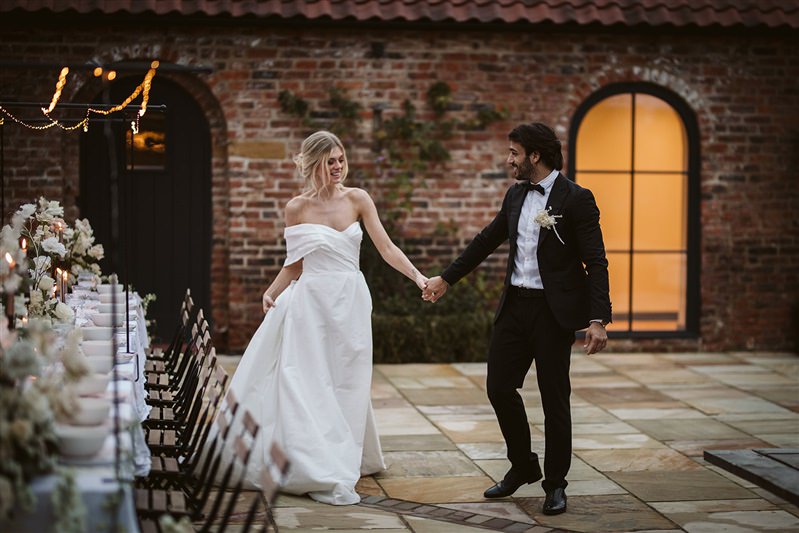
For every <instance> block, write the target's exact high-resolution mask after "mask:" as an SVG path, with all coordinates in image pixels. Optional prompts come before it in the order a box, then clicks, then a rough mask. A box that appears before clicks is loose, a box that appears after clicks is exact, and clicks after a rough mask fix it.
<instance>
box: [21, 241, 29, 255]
mask: <svg viewBox="0 0 799 533" xmlns="http://www.w3.org/2000/svg"><path fill="white" fill-rule="evenodd" d="M22 255H25V256H27V255H28V239H26V238H25V237H22Z"/></svg>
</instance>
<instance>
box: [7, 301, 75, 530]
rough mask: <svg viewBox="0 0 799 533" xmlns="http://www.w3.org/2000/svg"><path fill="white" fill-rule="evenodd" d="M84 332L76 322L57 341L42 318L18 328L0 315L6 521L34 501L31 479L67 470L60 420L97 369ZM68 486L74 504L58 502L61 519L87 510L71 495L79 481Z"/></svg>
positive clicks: (65, 417)
mask: <svg viewBox="0 0 799 533" xmlns="http://www.w3.org/2000/svg"><path fill="white" fill-rule="evenodd" d="M81 338H82V333H81V330H80V329H77V328H75V329H72V330H70V331H69V332H67V333H66V336H65V337H64V338H63V342H61V343H57V342H56V333H55V331H54V330H53V329H52V327H51V326H50V324H49V322H48V321H46V320H42V319H32V320H31V321H30V322H29V323H28V325H27V327H25V328H23V329H20V330H18V331H15V332H12V331H10V330H9V329H8V320H7V318H6V317H5V316H0V523H2V522H3V521H6V520H10V519H13V518H14V516H15V515H17V513H19V512H20V511H21V512H28V511H30V510H31V509H32V508H33V507H34V503H35V499H34V495H33V493H32V491H31V490H30V486H29V484H30V481H31V479H33V478H34V477H36V476H40V475H43V474H49V473H53V472H55V473H56V474H57V475H60V476H62V477H63V476H65V475H66V471H64V470H63V469H58V468H56V457H57V450H58V439H57V437H56V434H55V428H54V423H55V421H56V420H67V419H69V417H70V416H71V415H72V414H74V413H75V412H76V410H78V409H79V408H80V407H79V404H78V402H77V399H78V395H77V393H76V392H75V388H74V386H73V385H74V384H75V383H77V382H78V381H79V380H80V379H81V378H83V377H84V376H87V375H88V374H89V373H90V371H91V370H90V368H89V365H88V361H87V360H86V357H85V355H84V354H83V352H82V350H81V349H80V342H81ZM59 344H60V348H57V346H58V345H59ZM56 363H59V364H56ZM64 490H66V492H67V495H66V496H67V497H65V498H66V499H65V501H70V502H72V503H71V504H70V506H71V507H73V508H74V509H72V510H69V509H60V508H58V506H57V505H56V507H57V509H56V511H58V512H57V513H56V516H58V521H59V523H60V522H61V520H62V517H63V516H69V517H71V518H75V516H76V515H79V514H80V511H81V510H80V509H78V508H76V507H75V506H76V504H75V502H74V498H72V497H71V493H74V487H72V488H70V487H67V489H64ZM64 490H61V491H60V492H59V493H58V494H59V496H60V497H64V494H62V493H63V492H64ZM62 499H64V498H62ZM54 503H55V502H54ZM67 529H69V528H67ZM61 530H66V529H65V528H63V527H61V528H59V531H61ZM72 530H74V529H72ZM80 530H82V528H81V529H80Z"/></svg>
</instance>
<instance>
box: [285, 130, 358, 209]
mask: <svg viewBox="0 0 799 533" xmlns="http://www.w3.org/2000/svg"><path fill="white" fill-rule="evenodd" d="M336 147H338V148H340V149H341V153H342V155H343V156H344V164H342V165H341V181H340V182H339V185H340V184H341V183H342V182H343V181H344V179H345V178H346V177H347V170H348V166H347V152H346V151H345V150H344V145H343V144H342V143H341V140H340V139H339V138H338V137H336V136H335V135H334V134H332V133H330V132H329V131H324V130H322V131H317V132H316V133H312V134H311V135H310V136H308V138H307V139H305V140H304V141H302V145H301V146H300V153H299V154H297V155H295V156H294V164H295V165H297V171H298V172H299V174H300V176H301V177H302V179H303V180H304V181H305V187H304V190H305V191H306V192H312V193H313V194H318V193H319V191H320V190H321V189H322V187H324V186H325V182H326V181H328V178H329V176H328V170H327V160H328V159H329V158H330V153H331V152H332V151H333V149H334V148H336Z"/></svg>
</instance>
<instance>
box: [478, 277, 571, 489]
mask: <svg viewBox="0 0 799 533" xmlns="http://www.w3.org/2000/svg"><path fill="white" fill-rule="evenodd" d="M543 292H544V291H543V290H542V291H529V290H516V289H515V288H513V287H510V288H509V290H508V294H507V295H506V297H505V303H504V305H503V307H502V311H501V313H500V315H499V317H498V318H497V321H496V323H495V324H494V332H493V334H492V336H491V345H490V348H489V352H488V378H487V383H486V385H487V387H486V388H487V391H488V398H489V400H490V401H491V405H492V406H493V407H494V412H495V413H496V415H497V420H498V421H499V426H500V429H501V430H502V436H503V437H504V438H505V443H506V444H507V447H508V459H509V460H510V462H511V465H512V468H513V469H514V470H518V471H520V472H526V471H527V470H529V465H530V460H531V457H532V458H534V460H535V461H538V457H537V455H535V454H531V444H530V426H529V425H528V421H527V413H526V412H525V410H524V404H523V403H522V398H521V396H520V395H519V392H518V390H517V389H520V388H521V387H522V384H523V383H524V377H525V376H526V375H527V371H528V370H530V365H531V364H532V362H533V361H535V368H536V374H537V378H538V390H539V391H540V393H541V403H542V405H543V408H544V438H545V450H544V481H543V483H542V485H543V488H544V490H545V491H550V490H553V489H555V488H557V487H566V485H567V482H566V474H567V473H568V472H569V467H570V465H571V451H572V434H571V408H570V403H569V396H570V395H571V383H570V382H569V363H570V355H571V347H572V344H573V343H574V339H575V336H574V331H568V330H565V329H563V328H562V327H561V326H560V325H559V324H558V322H557V321H556V320H555V317H554V316H553V315H552V311H550V309H549V305H548V304H547V301H546V299H545V298H544V294H543Z"/></svg>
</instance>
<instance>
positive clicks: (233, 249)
mask: <svg viewBox="0 0 799 533" xmlns="http://www.w3.org/2000/svg"><path fill="white" fill-rule="evenodd" d="M69 20H72V23H70V24H65V25H60V26H59V27H58V28H53V29H48V28H47V27H46V26H45V25H42V24H39V25H38V26H39V27H38V28H33V26H28V24H30V22H28V21H24V23H20V24H7V23H0V26H2V28H1V29H2V32H3V39H2V42H1V43H0V58H4V59H14V60H19V61H35V62H41V61H48V62H49V61H56V62H58V61H63V62H67V61H70V62H82V61H86V60H98V61H101V62H111V61H121V60H148V59H150V58H152V57H158V58H160V59H161V61H162V62H165V63H166V62H172V63H177V64H182V65H208V66H211V67H212V68H213V73H211V74H207V75H186V74H183V75H167V74H163V75H164V76H169V77H171V78H172V79H173V80H174V81H176V82H178V83H180V84H181V85H182V86H183V87H184V88H185V89H186V90H187V92H188V93H189V94H191V95H192V96H193V97H194V98H196V99H197V101H198V102H199V103H200V105H201V107H202V108H203V110H204V111H205V112H206V113H207V115H208V117H209V123H210V125H211V130H212V138H213V142H214V148H213V157H212V165H213V191H212V195H213V213H214V221H213V228H214V229H213V251H212V261H213V264H212V309H211V316H212V318H213V320H214V323H215V328H216V335H217V338H218V340H219V341H220V342H222V343H223V344H225V343H226V344H228V348H229V349H230V350H234V351H236V350H241V349H243V347H244V346H245V345H246V342H247V339H248V338H249V336H250V335H251V334H252V332H253V331H254V329H255V328H256V327H257V325H258V323H259V321H260V316H261V312H260V294H261V292H262V291H263V289H264V288H265V287H266V285H267V284H268V282H269V281H270V280H271V279H272V278H273V277H274V275H275V273H276V271H277V270H278V269H279V266H280V264H281V263H282V260H283V258H284V243H283V241H282V226H283V224H282V208H283V206H284V205H285V203H286V202H287V201H288V199H289V198H290V197H291V196H293V195H294V194H296V193H297V192H298V190H299V186H300V184H299V182H298V181H297V179H296V177H295V175H294V170H293V164H292V163H291V161H290V157H289V156H290V155H291V154H292V153H294V152H295V151H296V150H297V149H298V147H299V144H300V142H301V140H302V139H303V138H304V136H305V135H306V134H307V133H308V132H309V129H308V126H307V125H304V124H303V123H302V121H301V120H300V119H298V118H296V117H293V116H290V115H287V114H286V113H283V112H281V110H280V109H279V106H278V105H277V96H278V93H279V92H280V91H282V90H290V91H293V92H295V93H296V94H298V95H300V96H302V97H303V98H305V99H306V100H307V101H309V103H310V104H311V108H312V109H314V110H318V111H325V110H328V111H329V110H330V108H329V106H328V105H327V103H326V100H327V97H328V88H329V87H331V86H336V87H340V88H342V89H345V90H346V91H347V94H348V96H349V97H350V98H352V99H353V100H356V101H357V102H358V103H360V104H361V106H362V110H361V120H360V123H359V126H358V128H357V130H356V131H352V132H349V133H348V134H347V135H346V136H345V137H347V144H348V155H349V159H350V167H351V169H352V171H353V183H358V179H357V171H359V170H364V169H365V170H368V169H370V168H371V166H372V162H373V160H374V157H375V154H374V153H373V152H372V150H371V146H372V138H371V130H372V127H373V121H374V118H375V117H374V111H373V109H381V110H382V115H383V117H384V118H387V117H391V116H393V115H395V114H397V113H399V112H400V109H401V105H402V102H403V101H404V100H405V99H410V100H411V101H412V102H414V103H415V105H416V106H417V108H418V109H419V110H420V111H421V112H422V116H425V115H424V113H427V111H425V109H426V106H425V103H424V100H425V93H426V91H427V89H428V88H429V87H430V86H431V85H432V83H434V82H435V81H438V80H442V81H446V82H447V83H449V84H450V85H451V87H452V88H453V103H454V105H453V108H454V111H452V113H450V116H452V117H454V118H460V119H462V120H466V119H468V118H470V117H472V116H473V115H474V109H475V108H476V107H478V106H481V105H496V106H498V107H507V108H508V110H509V118H508V119H507V120H503V121H500V122H496V123H493V124H491V125H490V126H489V127H488V128H487V129H486V130H485V131H465V130H458V131H456V132H455V135H454V137H453V138H452V139H451V140H450V141H448V142H447V148H448V149H449V151H450V153H451V157H452V158H451V160H450V161H448V162H446V163H445V164H442V165H441V166H439V167H438V168H435V169H433V171H431V173H430V174H429V175H427V176H425V185H426V186H425V187H422V186H419V187H417V188H416V190H415V191H414V194H413V198H412V202H413V205H414V206H415V208H414V209H413V211H412V212H410V213H408V214H407V216H406V217H405V219H404V221H403V224H402V226H401V229H400V234H399V235H394V237H396V238H400V237H403V238H405V239H407V242H408V245H409V246H410V247H411V248H413V249H414V250H416V257H415V259H416V260H417V261H418V263H419V265H420V267H422V268H425V267H428V266H429V265H431V264H445V263H446V262H447V261H448V260H449V259H450V258H452V257H453V256H454V255H455V254H456V253H457V251H459V250H460V249H462V247H463V246H464V245H465V243H467V242H468V241H469V239H470V238H471V237H472V236H473V235H474V234H475V233H476V232H477V231H478V230H479V229H480V228H481V227H482V226H483V225H484V224H485V223H486V222H488V221H489V220H490V218H491V217H492V216H493V214H494V213H495V212H496V210H497V208H498V206H499V203H500V201H501V199H502V197H503V194H504V191H505V189H506V188H507V186H508V185H509V180H508V179H507V178H506V177H505V174H504V159H505V154H506V146H507V143H506V135H507V132H508V131H509V129H510V128H512V127H513V126H514V125H516V124H517V123H519V122H523V121H531V120H540V121H543V122H547V123H549V124H551V125H552V126H553V127H554V128H555V130H556V131H557V132H558V134H559V136H560V137H561V139H562V140H564V141H565V140H566V139H567V138H568V128H569V124H570V121H571V118H572V116H573V114H574V112H575V110H576V109H577V107H578V106H579V105H580V103H581V102H582V101H583V100H584V99H585V98H587V97H588V96H589V95H590V94H591V93H592V92H594V91H596V90H597V89H599V88H601V87H603V86H605V85H607V84H609V83H614V82H619V81H648V82H653V83H656V84H658V85H661V86H663V87H666V88H667V89H669V90H671V91H673V92H674V93H676V94H677V95H679V96H680V97H681V98H683V99H684V100H685V101H686V102H688V103H689V105H690V106H691V107H692V108H693V110H694V111H695V112H696V115H697V117H698V121H699V127H700V135H701V155H702V165H701V194H702V198H701V213H702V214H701V228H702V233H701V250H702V257H701V265H702V274H701V305H702V314H701V317H702V318H701V335H700V338H699V339H698V340H697V339H688V340H685V339H682V340H650V341H640V340H636V341H616V342H615V343H614V344H615V346H616V347H618V348H623V349H645V350H650V349H652V350H694V349H708V350H719V349H721V350H728V349H777V350H785V349H793V348H794V342H795V338H796V328H797V321H796V316H797V315H796V306H797V304H798V303H799V274H797V271H798V270H799V232H798V231H797V229H799V227H798V226H799V223H797V217H796V212H797V209H798V208H799V192H797V175H796V170H795V169H796V168H797V163H798V162H799V161H797V159H798V158H799V157H798V156H797V153H799V150H798V148H799V146H797V145H798V144H799V143H798V142H797V140H798V138H799V86H797V84H796V79H799V52H798V51H797V48H796V47H795V46H793V44H792V43H793V42H794V38H795V36H796V35H795V33H794V34H780V33H775V32H764V31H758V32H747V31H741V30H736V31H731V32H726V33H725V32H720V33H713V32H708V31H704V32H702V33H698V32H697V33H690V32H680V33H674V32H669V31H668V30H662V29H658V30H647V31H643V32H638V31H624V30H616V31H598V30H591V29H588V28H579V29H576V30H575V29H573V28H571V29H570V28H563V29H561V30H558V31H554V32H541V31H537V30H535V29H531V30H530V31H525V32H522V31H509V30H498V29H488V30H484V31H478V30H470V31H455V30H454V29H452V28H443V29H442V28H438V29H431V30H425V29H407V30H403V29H398V28H396V27H390V28H389V27H386V28H374V27H372V28H370V27H335V26H310V25H309V26H296V25H295V26H280V25H248V23H246V22H243V21H241V22H237V23H236V24H235V25H221V24H220V25H216V24H212V23H203V24H199V23H195V24H186V25H173V26H171V27H168V26H167V24H169V22H164V23H163V24H164V25H163V26H146V25H142V26H139V25H128V24H127V23H114V22H112V20H113V19H108V20H107V21H106V22H105V23H103V24H98V23H96V21H95V23H93V24H89V23H85V24H84V23H82V22H80V19H69ZM56 75H57V71H55V70H54V71H53V72H48V71H40V70H33V69H28V68H24V67H19V68H6V69H3V70H2V71H1V72H0V97H3V98H12V99H25V100H33V99H35V100H49V97H50V95H51V93H52V87H53V85H54V83H55V78H56ZM92 83H93V82H92V81H91V80H90V79H89V77H88V76H86V75H81V76H76V77H74V78H70V85H69V86H68V91H67V93H65V99H66V101H70V100H73V101H87V100H86V97H87V95H88V94H90V93H91V91H90V88H91V84H92ZM427 116H428V117H430V116H432V115H429V114H428V115H427ZM78 135H79V133H70V134H67V133H63V132H59V131H47V132H43V133H42V132H36V133H33V132H30V131H28V130H24V129H21V128H18V127H12V126H11V125H9V126H8V127H6V129H5V144H6V151H5V168H6V189H5V190H6V198H5V210H6V212H8V211H9V210H10V209H13V208H14V207H15V206H16V205H18V204H19V203H21V202H23V201H28V200H29V199H30V198H32V197H33V196H35V195H38V194H45V195H47V196H49V197H53V198H62V199H63V200H64V201H65V202H66V204H67V205H68V206H70V207H71V208H70V210H69V213H70V215H72V216H77V215H78V213H77V209H76V208H75V207H74V202H75V196H76V194H77V187H78V175H77V173H78V170H77V169H78V165H77V161H78V157H79V150H78V143H77V140H76V139H77V136H78ZM566 148H567V149H568V147H566ZM368 183H369V184H370V187H371V190H372V192H373V194H374V195H375V196H378V197H379V196H380V190H379V184H376V182H375V181H374V180H369V181H368ZM600 208H602V206H600ZM436 227H438V228H439V231H434V230H435V229H436ZM441 228H450V229H444V230H443V231H442V230H441ZM501 252H502V251H499V252H497V253H496V254H494V256H493V258H492V259H491V260H490V262H489V264H488V265H487V268H488V269H489V270H494V271H497V272H498V271H502V270H503V268H502V263H503V261H504V253H501ZM398 275H399V274H398ZM497 275H499V274H497Z"/></svg>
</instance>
